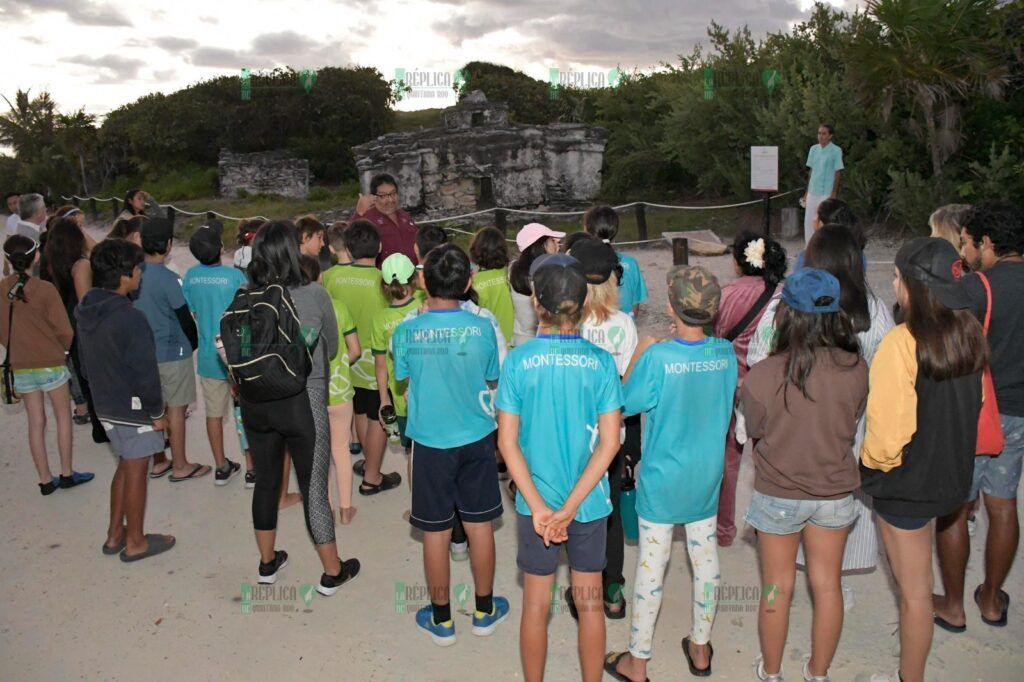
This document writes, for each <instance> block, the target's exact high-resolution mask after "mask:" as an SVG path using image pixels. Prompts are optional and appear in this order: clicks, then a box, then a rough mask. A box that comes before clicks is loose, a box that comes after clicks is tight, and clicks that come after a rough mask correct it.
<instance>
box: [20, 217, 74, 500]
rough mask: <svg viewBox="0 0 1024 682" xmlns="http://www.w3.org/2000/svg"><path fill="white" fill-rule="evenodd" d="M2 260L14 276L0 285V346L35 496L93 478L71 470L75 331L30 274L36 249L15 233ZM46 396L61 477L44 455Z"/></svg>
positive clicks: (46, 287)
mask: <svg viewBox="0 0 1024 682" xmlns="http://www.w3.org/2000/svg"><path fill="white" fill-rule="evenodd" d="M4 256H6V258H7V262H8V263H10V267H11V269H12V271H13V274H11V275H9V276H7V277H5V278H4V279H3V281H2V282H0V343H2V344H3V345H4V348H5V349H6V351H5V355H4V371H5V373H6V372H8V371H12V372H13V374H14V388H15V389H16V390H17V392H18V394H19V395H21V398H22V400H23V401H24V403H25V415H26V416H27V417H28V445H29V450H30V451H31V453H32V461H33V463H34V464H35V467H36V473H38V474H39V492H40V493H42V494H43V495H50V494H52V493H53V492H54V491H55V490H57V489H58V488H72V487H74V486H76V485H79V484H80V483H88V482H89V481H91V480H92V479H93V474H91V473H88V472H77V471H74V470H73V469H72V468H71V456H72V453H71V448H72V427H71V393H70V391H69V386H68V382H69V381H70V379H71V375H70V373H69V372H68V368H67V353H68V351H69V350H70V349H71V341H72V339H73V337H74V331H73V330H72V329H71V321H70V320H69V319H68V314H67V310H66V309H65V308H64V303H63V302H62V301H61V298H60V294H59V293H57V288H56V287H55V286H53V284H51V283H49V282H44V281H43V280H41V279H38V278H36V277H32V276H31V274H30V273H31V270H32V267H33V266H34V265H35V264H37V263H38V262H39V245H38V244H37V243H36V242H35V241H33V240H32V239H31V238H29V237H25V236H23V235H14V236H12V237H8V238H7V240H6V241H5V242H4ZM44 393H45V394H46V395H48V396H49V398H50V404H51V406H52V407H53V414H54V419H55V420H56V422H57V447H58V451H59V453H60V476H59V477H58V476H54V475H53V472H52V471H51V470H50V464H49V460H48V457H47V454H46V407H45V404H44V401H43V394H44Z"/></svg>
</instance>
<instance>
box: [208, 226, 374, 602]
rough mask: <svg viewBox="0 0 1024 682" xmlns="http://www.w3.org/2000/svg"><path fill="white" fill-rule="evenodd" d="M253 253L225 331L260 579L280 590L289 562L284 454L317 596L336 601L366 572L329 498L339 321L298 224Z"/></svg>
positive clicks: (278, 230) (264, 238) (263, 238)
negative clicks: (340, 542) (339, 537)
mask: <svg viewBox="0 0 1024 682" xmlns="http://www.w3.org/2000/svg"><path fill="white" fill-rule="evenodd" d="M252 247H253V259H252V263H251V264H250V265H249V279H250V281H251V285H252V286H251V287H250V288H249V289H248V290H246V291H243V292H239V293H238V294H237V295H236V296H235V297H234V299H233V300H232V302H231V304H230V305H229V307H228V309H227V311H226V312H225V314H224V316H223V318H222V320H221V325H220V328H221V336H222V340H223V343H224V354H225V359H226V363H227V365H228V367H229V368H230V369H231V373H232V376H233V377H234V379H235V381H236V383H237V385H238V387H239V402H240V403H241V408H242V419H243V421H244V423H245V431H246V436H247V437H248V440H249V444H250V446H251V448H252V455H253V462H254V464H255V467H256V488H255V490H254V491H253V502H252V517H253V527H254V529H255V531H256V544H257V546H258V548H259V552H260V564H259V573H258V578H257V580H258V582H260V583H263V584H273V583H274V582H276V581H277V578H278V573H279V571H280V570H281V569H282V568H284V567H285V566H286V565H287V564H288V554H287V552H284V551H282V550H277V549H275V543H276V535H277V512H278V498H279V493H280V490H279V489H280V486H281V479H282V471H283V463H284V453H285V449H286V448H287V450H288V452H289V453H290V454H291V459H292V462H293V464H294V465H295V473H296V477H297V478H298V481H299V488H300V489H301V490H302V504H303V510H304V512H305V517H306V528H307V530H308V531H309V534H310V536H311V537H312V539H313V543H314V545H315V546H316V551H317V554H318V555H319V557H320V562H321V564H322V565H323V569H324V572H323V574H322V575H321V576H320V582H319V583H318V584H317V586H316V590H317V591H318V592H320V594H323V595H325V596H330V595H332V594H334V593H335V592H337V591H338V589H339V588H340V587H341V586H342V585H344V584H346V583H348V582H349V581H351V580H352V579H353V578H355V576H356V575H357V574H358V573H359V561H358V560H357V559H349V560H346V561H342V559H341V558H340V557H339V556H338V547H337V544H336V542H335V535H334V514H333V512H332V511H331V507H330V502H329V501H328V495H327V479H328V475H329V468H330V459H331V457H330V452H329V447H330V445H329V444H330V435H329V433H328V432H327V429H328V426H327V406H326V383H325V382H326V376H325V374H326V369H327V359H328V357H330V356H333V355H334V354H335V352H336V350H337V345H338V337H337V321H336V320H335V318H334V312H333V309H332V307H331V302H330V300H329V298H328V296H327V294H326V292H324V291H323V289H322V287H320V285H318V284H316V283H310V282H309V281H308V279H307V278H306V277H305V275H304V274H303V271H302V269H301V266H300V262H299V250H298V243H297V241H296V239H295V227H294V226H293V225H292V224H291V223H288V222H285V221H277V222H270V223H267V224H266V225H264V226H263V227H261V228H260V229H259V231H257V233H256V236H255V238H254V239H253V243H252ZM314 265H315V263H314Z"/></svg>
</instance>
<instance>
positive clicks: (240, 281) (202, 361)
mask: <svg viewBox="0 0 1024 682" xmlns="http://www.w3.org/2000/svg"><path fill="white" fill-rule="evenodd" d="M188 249H189V251H191V252H192V255H193V256H195V258H196V260H198V261H199V264H198V265H194V266H193V267H191V268H189V270H188V272H186V273H185V277H184V278H183V280H182V284H181V293H182V294H183V295H184V296H185V300H186V301H187V302H188V307H189V308H190V309H191V310H192V314H193V315H194V316H195V318H196V323H197V324H196V326H197V327H198V328H199V351H198V352H199V355H198V363H197V370H198V374H199V386H200V387H201V388H202V391H203V403H204V404H205V407H206V436H207V439H208V440H209V442H210V450H212V451H213V459H214V464H215V466H216V470H215V471H214V484H215V485H218V486H223V485H227V484H228V481H229V480H230V479H231V477H232V476H234V475H235V474H237V473H238V470H239V469H241V466H240V465H239V464H238V462H232V461H231V460H230V459H228V458H227V457H225V456H224V419H225V418H226V417H227V416H228V415H233V414H234V405H233V404H232V399H231V387H230V385H229V384H228V373H227V368H225V367H224V363H223V362H222V361H221V359H220V357H219V356H218V354H217V348H216V346H215V345H214V338H215V337H216V336H217V334H218V333H219V330H220V317H221V315H223V314H224V311H225V310H226V309H227V307H228V305H229V304H230V303H231V300H232V299H233V298H234V296H235V292H236V291H238V289H239V287H242V286H244V285H245V275H244V274H242V271H241V270H238V269H237V268H234V267H231V266H229V265H222V264H221V262H220V261H221V253H222V252H223V246H222V244H221V233H220V232H219V231H218V230H217V228H216V226H207V225H204V226H202V227H200V228H199V229H198V230H196V231H195V232H194V233H193V234H192V237H191V238H190V239H189V241H188ZM200 471H201V467H200V468H195V469H193V470H192V473H190V474H188V475H186V476H185V477H181V478H179V477H177V476H175V475H174V474H171V478H170V480H171V481H180V480H185V479H188V478H192V477H194V476H195V475H196V474H198V473H199V472H200Z"/></svg>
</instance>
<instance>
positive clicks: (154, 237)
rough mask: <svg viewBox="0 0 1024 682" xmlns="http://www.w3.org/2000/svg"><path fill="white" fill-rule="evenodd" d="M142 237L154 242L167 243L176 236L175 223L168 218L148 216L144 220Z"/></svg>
mask: <svg viewBox="0 0 1024 682" xmlns="http://www.w3.org/2000/svg"><path fill="white" fill-rule="evenodd" d="M141 231H142V238H143V239H144V240H146V241H148V242H152V243H154V244H166V243H167V242H168V241H169V240H170V239H173V238H174V225H172V224H171V221H170V220H167V219H166V218H147V219H146V220H144V221H142V230H141Z"/></svg>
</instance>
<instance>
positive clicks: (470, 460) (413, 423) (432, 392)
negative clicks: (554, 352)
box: [389, 244, 509, 646]
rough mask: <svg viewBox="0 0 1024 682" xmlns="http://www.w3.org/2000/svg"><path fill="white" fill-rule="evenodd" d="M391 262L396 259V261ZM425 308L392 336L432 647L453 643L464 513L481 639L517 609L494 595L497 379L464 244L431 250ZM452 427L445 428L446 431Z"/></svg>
mask: <svg viewBox="0 0 1024 682" xmlns="http://www.w3.org/2000/svg"><path fill="white" fill-rule="evenodd" d="M389 258H395V256H394V255H392V256H390V257H389ZM423 277H424V281H425V283H426V290H427V302H426V305H427V311H426V312H424V313H422V314H421V315H418V316H416V317H415V318H414V319H411V320H409V321H407V322H403V323H402V324H400V325H399V326H398V328H397V329H396V330H395V332H394V334H393V335H392V338H391V342H392V348H393V352H394V358H395V362H394V377H395V379H396V380H397V381H405V380H408V382H409V421H408V435H409V437H410V438H411V439H412V440H413V442H414V443H415V446H414V449H413V456H412V477H411V478H412V510H411V514H410V517H409V523H410V524H411V525H412V526H413V527H415V528H418V529H420V530H422V531H423V532H424V538H423V561H424V569H425V572H426V575H427V584H428V586H429V588H430V595H431V604H430V605H429V606H425V607H423V608H422V609H420V610H419V611H418V612H417V613H416V624H417V626H418V627H420V628H421V629H422V630H424V631H425V632H426V633H427V634H429V635H430V637H431V639H432V640H433V641H434V643H436V644H438V645H440V646H450V645H451V644H454V643H455V623H454V621H453V620H452V616H451V602H450V600H449V588H450V565H449V558H448V552H449V546H450V542H451V531H452V524H453V520H454V518H455V512H456V509H457V510H458V513H459V516H460V518H461V519H462V522H463V524H464V526H465V529H466V534H467V536H468V537H469V539H470V546H469V553H470V562H471V564H472V568H473V577H474V591H475V595H476V602H475V606H476V608H475V609H474V612H473V634H474V635H478V636H488V635H490V634H492V633H493V632H494V630H495V628H496V627H497V626H498V624H499V623H501V622H502V621H503V620H504V619H505V618H506V617H507V616H508V612H509V603H508V600H507V599H506V598H504V597H496V596H494V590H493V586H494V562H495V552H494V529H493V527H492V522H493V521H494V519H496V518H498V517H499V516H501V514H502V503H501V491H500V490H499V488H498V469H497V464H496V463H495V458H494V429H495V423H494V414H493V410H491V409H490V408H489V407H488V405H487V404H486V403H485V402H484V400H483V399H482V398H483V397H484V396H486V395H489V386H490V385H493V382H495V381H497V380H498V375H499V367H498V344H497V338H496V337H495V334H494V331H493V329H492V328H491V325H490V324H489V323H488V322H487V321H486V320H484V319H482V318H481V317H479V316H478V315H473V314H472V313H468V312H466V311H464V310H462V309H461V308H460V305H459V299H460V298H461V296H462V295H463V294H464V293H465V292H466V291H468V289H469V287H470V277H471V270H470V263H469V257H468V256H467V255H466V254H465V252H463V251H462V249H460V248H459V247H458V246H455V245H454V244H446V245H443V246H438V247H435V248H433V249H431V250H430V252H429V253H427V255H426V259H425V262H424V264H423ZM441 424H443V425H445V427H444V428H438V425H441Z"/></svg>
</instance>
